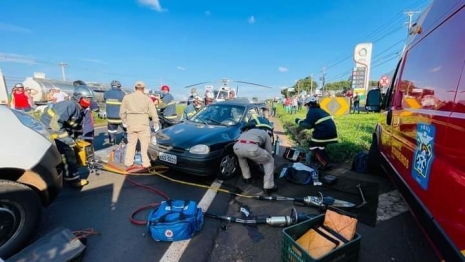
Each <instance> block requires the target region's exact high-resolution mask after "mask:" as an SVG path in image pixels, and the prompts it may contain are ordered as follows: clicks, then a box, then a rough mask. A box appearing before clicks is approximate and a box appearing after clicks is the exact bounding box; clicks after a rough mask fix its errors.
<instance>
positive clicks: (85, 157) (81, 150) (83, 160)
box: [74, 138, 102, 175]
mask: <svg viewBox="0 0 465 262" xmlns="http://www.w3.org/2000/svg"><path fill="white" fill-rule="evenodd" d="M74 151H75V153H76V156H77V163H78V165H79V166H82V167H87V168H89V172H90V173H91V174H92V173H94V172H95V174H96V175H99V170H101V169H102V167H101V166H100V165H99V163H98V161H97V160H96V159H95V153H94V147H93V146H92V144H91V143H89V142H87V141H84V140H83V139H82V138H78V139H76V146H75V147H74Z"/></svg>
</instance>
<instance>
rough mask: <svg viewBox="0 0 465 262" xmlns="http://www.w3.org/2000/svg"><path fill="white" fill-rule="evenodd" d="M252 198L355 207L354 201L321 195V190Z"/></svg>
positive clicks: (313, 204)
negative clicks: (299, 194) (312, 192)
mask: <svg viewBox="0 0 465 262" xmlns="http://www.w3.org/2000/svg"><path fill="white" fill-rule="evenodd" d="M253 198H254V199H258V200H269V201H294V204H297V205H299V204H300V205H303V206H316V207H327V206H333V207H340V208H351V207H355V206H356V205H355V204H354V203H351V202H349V201H345V200H340V199H335V198H333V197H329V196H323V194H322V193H321V192H318V196H306V197H281V196H254V197H253Z"/></svg>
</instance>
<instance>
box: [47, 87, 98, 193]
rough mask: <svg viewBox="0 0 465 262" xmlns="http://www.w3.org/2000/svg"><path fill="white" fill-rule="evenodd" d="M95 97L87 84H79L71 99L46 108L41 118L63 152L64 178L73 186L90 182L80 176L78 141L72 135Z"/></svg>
mask: <svg viewBox="0 0 465 262" xmlns="http://www.w3.org/2000/svg"><path fill="white" fill-rule="evenodd" d="M93 98H94V94H93V92H92V90H90V89H89V88H88V87H87V86H85V85H81V86H77V87H76V88H74V91H73V96H72V99H71V100H65V101H61V102H58V103H56V104H55V105H54V106H53V108H47V109H45V111H44V113H43V114H42V116H41V118H40V120H41V122H42V123H44V124H45V126H47V127H48V128H49V131H50V132H51V133H52V136H53V138H54V139H55V143H56V146H57V148H58V151H59V152H60V153H61V157H62V159H63V161H62V163H61V166H62V170H63V172H64V180H65V182H67V183H69V184H70V185H71V186H73V187H83V186H85V185H87V184H88V183H89V182H88V181H87V180H86V179H81V178H80V176H79V172H78V169H79V167H78V165H77V159H76V154H75V151H74V147H75V146H76V143H75V141H74V139H73V138H72V136H73V135H74V134H73V133H74V131H76V130H80V129H81V124H82V120H83V115H84V110H85V109H87V108H89V107H90V105H91V103H92V100H93Z"/></svg>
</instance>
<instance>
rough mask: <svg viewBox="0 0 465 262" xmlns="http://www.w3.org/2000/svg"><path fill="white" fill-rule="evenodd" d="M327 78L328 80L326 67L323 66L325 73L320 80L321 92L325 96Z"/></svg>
mask: <svg viewBox="0 0 465 262" xmlns="http://www.w3.org/2000/svg"><path fill="white" fill-rule="evenodd" d="M325 78H326V67H325V66H323V73H322V75H321V77H320V80H321V91H322V92H323V95H324V91H325Z"/></svg>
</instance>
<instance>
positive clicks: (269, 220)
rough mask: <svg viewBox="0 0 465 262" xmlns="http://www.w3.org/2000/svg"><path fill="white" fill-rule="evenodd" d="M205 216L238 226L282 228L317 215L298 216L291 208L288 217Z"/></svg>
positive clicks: (207, 214)
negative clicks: (238, 224)
mask: <svg viewBox="0 0 465 262" xmlns="http://www.w3.org/2000/svg"><path fill="white" fill-rule="evenodd" d="M205 216H206V217H210V218H215V219H220V220H225V221H229V222H235V223H240V224H256V225H258V224H261V225H264V224H266V225H269V226H274V227H284V226H290V225H294V224H297V223H299V222H302V221H306V220H308V219H311V218H313V217H315V216H317V214H304V213H301V214H298V213H297V210H296V209H295V208H292V209H291V214H290V215H289V216H255V217H251V218H250V219H243V218H238V217H231V216H224V215H215V214H211V213H205Z"/></svg>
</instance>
